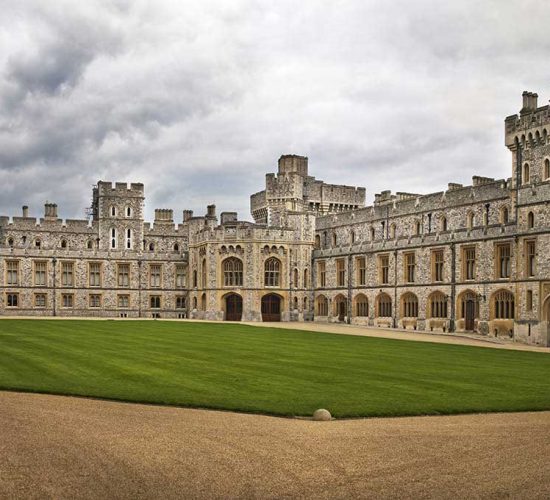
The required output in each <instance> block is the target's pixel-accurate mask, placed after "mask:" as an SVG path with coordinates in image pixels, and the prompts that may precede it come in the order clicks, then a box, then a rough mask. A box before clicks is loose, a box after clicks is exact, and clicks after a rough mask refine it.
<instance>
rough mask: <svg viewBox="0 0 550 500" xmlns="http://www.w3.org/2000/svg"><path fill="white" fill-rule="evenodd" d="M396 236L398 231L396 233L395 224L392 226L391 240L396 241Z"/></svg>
mask: <svg viewBox="0 0 550 500" xmlns="http://www.w3.org/2000/svg"><path fill="white" fill-rule="evenodd" d="M395 234H396V231H395V224H392V225H391V226H390V238H391V239H392V240H394V239H395Z"/></svg>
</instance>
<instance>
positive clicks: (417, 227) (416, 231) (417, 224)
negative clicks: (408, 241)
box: [414, 221, 420, 236]
mask: <svg viewBox="0 0 550 500" xmlns="http://www.w3.org/2000/svg"><path fill="white" fill-rule="evenodd" d="M414 234H415V235H416V236H419V235H420V222H419V221H416V222H415V223H414Z"/></svg>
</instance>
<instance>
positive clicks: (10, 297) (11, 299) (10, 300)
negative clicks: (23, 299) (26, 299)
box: [6, 293, 19, 307]
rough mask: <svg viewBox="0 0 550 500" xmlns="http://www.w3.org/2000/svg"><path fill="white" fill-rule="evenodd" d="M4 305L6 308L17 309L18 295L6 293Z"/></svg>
mask: <svg viewBox="0 0 550 500" xmlns="http://www.w3.org/2000/svg"><path fill="white" fill-rule="evenodd" d="M6 305H7V306H8V307H19V295H18V294H17V293H8V294H7V296H6Z"/></svg>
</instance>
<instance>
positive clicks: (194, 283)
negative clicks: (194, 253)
mask: <svg viewBox="0 0 550 500" xmlns="http://www.w3.org/2000/svg"><path fill="white" fill-rule="evenodd" d="M197 286H198V278H197V270H196V269H195V270H194V271H193V288H197Z"/></svg>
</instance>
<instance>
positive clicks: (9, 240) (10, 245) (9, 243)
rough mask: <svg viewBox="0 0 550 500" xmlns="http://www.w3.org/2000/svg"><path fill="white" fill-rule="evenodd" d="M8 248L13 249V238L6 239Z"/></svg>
mask: <svg viewBox="0 0 550 500" xmlns="http://www.w3.org/2000/svg"><path fill="white" fill-rule="evenodd" d="M8 246H9V247H10V248H13V238H8Z"/></svg>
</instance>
